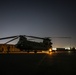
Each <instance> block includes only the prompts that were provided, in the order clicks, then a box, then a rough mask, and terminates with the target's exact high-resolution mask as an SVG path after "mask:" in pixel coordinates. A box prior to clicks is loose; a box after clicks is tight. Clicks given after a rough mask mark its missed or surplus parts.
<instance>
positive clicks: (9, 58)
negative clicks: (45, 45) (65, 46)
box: [0, 51, 76, 75]
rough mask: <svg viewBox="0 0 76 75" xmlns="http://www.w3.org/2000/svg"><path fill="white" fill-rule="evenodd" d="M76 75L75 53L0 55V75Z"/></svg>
mask: <svg viewBox="0 0 76 75" xmlns="http://www.w3.org/2000/svg"><path fill="white" fill-rule="evenodd" d="M9 74H10V75H32V74H33V75H76V53H74V52H69V51H68V52H67V51H65V52H53V53H50V54H47V53H37V54H34V53H24V54H23V53H21V54H0V75H9Z"/></svg>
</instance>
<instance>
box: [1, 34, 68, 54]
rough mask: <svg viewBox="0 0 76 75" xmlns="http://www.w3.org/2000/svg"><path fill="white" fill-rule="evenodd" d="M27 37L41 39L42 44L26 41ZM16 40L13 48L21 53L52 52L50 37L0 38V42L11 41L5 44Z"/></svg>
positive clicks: (23, 36) (20, 36)
mask: <svg viewBox="0 0 76 75" xmlns="http://www.w3.org/2000/svg"><path fill="white" fill-rule="evenodd" d="M27 37H30V38H33V39H41V40H43V41H42V42H36V41H31V40H28V39H27ZM18 38H19V41H18V42H17V44H15V47H16V48H18V49H20V50H21V51H27V52H29V51H34V52H35V53H37V51H38V50H39V51H42V50H45V51H52V42H51V39H50V38H51V37H44V38H42V37H36V36H27V35H17V36H10V37H4V38H0V40H4V39H11V40H9V41H7V42H6V43H5V44H7V43H9V42H12V41H14V40H16V39H18ZM56 38H58V37H56ZM60 38H67V37H60Z"/></svg>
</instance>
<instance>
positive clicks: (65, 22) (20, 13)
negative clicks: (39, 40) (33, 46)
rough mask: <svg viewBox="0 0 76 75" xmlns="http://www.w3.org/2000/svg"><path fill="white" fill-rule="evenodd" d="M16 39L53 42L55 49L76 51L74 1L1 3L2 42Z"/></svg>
mask: <svg viewBox="0 0 76 75" xmlns="http://www.w3.org/2000/svg"><path fill="white" fill-rule="evenodd" d="M15 35H29V36H38V37H71V39H66V38H65V39H61V38H59V39H55V38H52V42H53V47H70V46H71V47H76V39H75V38H76V2H75V1H73V0H68V1H67V0H0V38H2V37H7V36H15Z"/></svg>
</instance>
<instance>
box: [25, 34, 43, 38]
mask: <svg viewBox="0 0 76 75" xmlns="http://www.w3.org/2000/svg"><path fill="white" fill-rule="evenodd" d="M24 36H25V37H31V38H37V39H44V38H41V37H36V36H26V35H24Z"/></svg>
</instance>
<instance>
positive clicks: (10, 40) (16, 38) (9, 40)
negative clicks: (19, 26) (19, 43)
mask: <svg viewBox="0 0 76 75" xmlns="http://www.w3.org/2000/svg"><path fill="white" fill-rule="evenodd" d="M17 38H18V37H15V38H14V39H11V40H9V41H7V42H6V43H5V44H7V43H9V42H11V41H13V40H15V39H17Z"/></svg>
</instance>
